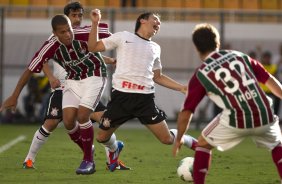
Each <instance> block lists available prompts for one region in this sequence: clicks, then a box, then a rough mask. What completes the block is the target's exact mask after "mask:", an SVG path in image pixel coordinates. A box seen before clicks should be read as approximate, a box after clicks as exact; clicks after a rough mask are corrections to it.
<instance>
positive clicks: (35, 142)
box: [24, 126, 51, 162]
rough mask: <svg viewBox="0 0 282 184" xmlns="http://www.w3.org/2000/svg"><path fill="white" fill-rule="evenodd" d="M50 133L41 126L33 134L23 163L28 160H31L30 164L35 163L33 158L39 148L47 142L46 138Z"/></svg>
mask: <svg viewBox="0 0 282 184" xmlns="http://www.w3.org/2000/svg"><path fill="white" fill-rule="evenodd" d="M50 133H51V132H49V131H47V130H46V129H45V128H44V127H43V126H41V127H40V128H39V129H38V130H37V131H36V132H35V134H34V136H33V139H32V142H31V145H30V148H29V151H28V154H27V156H26V158H25V160H24V161H25V162H26V161H27V160H28V159H31V160H32V162H35V157H36V155H37V153H38V151H39V149H40V148H41V146H42V145H43V144H44V143H45V142H46V141H47V140H48V137H49V135H50Z"/></svg>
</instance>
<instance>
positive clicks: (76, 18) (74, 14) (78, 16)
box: [68, 9, 83, 27]
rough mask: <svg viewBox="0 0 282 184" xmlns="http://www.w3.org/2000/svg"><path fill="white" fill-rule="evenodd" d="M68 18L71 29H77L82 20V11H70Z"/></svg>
mask: <svg viewBox="0 0 282 184" xmlns="http://www.w3.org/2000/svg"><path fill="white" fill-rule="evenodd" d="M68 17H69V19H70V21H71V24H72V27H78V26H80V25H81V22H82V19H83V10H82V9H79V10H70V13H69V15H68Z"/></svg>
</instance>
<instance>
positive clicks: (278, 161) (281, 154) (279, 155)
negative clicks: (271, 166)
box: [271, 144, 282, 179]
mask: <svg viewBox="0 0 282 184" xmlns="http://www.w3.org/2000/svg"><path fill="white" fill-rule="evenodd" d="M271 153H272V159H273V162H274V163H275V165H276V167H277V171H278V173H279V176H280V179H282V145H281V144H279V145H277V146H276V147H275V148H274V149H273V150H272V152H271Z"/></svg>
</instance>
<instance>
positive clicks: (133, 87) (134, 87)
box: [122, 81, 145, 90]
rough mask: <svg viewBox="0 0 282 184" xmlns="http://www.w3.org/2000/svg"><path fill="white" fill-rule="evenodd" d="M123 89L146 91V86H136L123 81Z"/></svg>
mask: <svg viewBox="0 0 282 184" xmlns="http://www.w3.org/2000/svg"><path fill="white" fill-rule="evenodd" d="M122 88H128V89H138V90H144V88H145V86H142V85H139V84H134V83H132V82H128V81H122Z"/></svg>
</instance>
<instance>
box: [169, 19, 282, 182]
mask: <svg viewBox="0 0 282 184" xmlns="http://www.w3.org/2000/svg"><path fill="white" fill-rule="evenodd" d="M192 40H193V43H194V45H195V47H196V49H197V52H198V54H199V57H200V59H201V60H202V61H203V64H202V65H201V66H200V67H199V68H198V69H196V71H195V73H194V75H193V76H192V78H191V79H190V81H189V85H188V93H187V96H186V99H185V102H184V105H183V108H182V110H181V111H180V113H179V115H178V120H177V127H178V128H177V129H178V134H177V138H176V141H175V144H174V147H173V155H174V156H176V155H177V153H178V151H179V149H180V147H181V145H182V144H183V142H182V139H183V135H184V134H185V133H186V131H187V130H188V128H189V124H190V121H191V119H192V115H193V112H194V111H195V109H196V107H197V105H198V104H199V103H200V101H201V100H202V99H203V98H204V96H205V95H207V96H208V97H209V98H210V99H211V100H212V101H213V102H214V103H215V104H216V105H218V106H219V107H220V108H221V109H222V112H221V113H220V114H218V115H217V116H216V117H215V118H214V119H213V120H212V121H211V122H210V123H209V124H208V125H207V126H206V127H205V128H204V129H203V131H202V133H201V135H200V136H199V138H198V144H197V147H196V151H195V155H194V158H195V161H194V166H193V167H194V168H193V179H194V183H195V184H204V183H205V177H206V175H207V172H208V170H209V165H210V160H211V153H212V151H211V150H212V149H213V148H217V149H218V150H219V151H225V150H228V149H230V148H233V147H234V146H236V145H237V144H239V143H240V142H241V141H242V140H244V139H245V138H246V137H251V138H252V139H253V141H254V142H255V143H256V145H257V146H260V147H266V148H268V149H269V150H270V151H271V154H272V159H273V162H274V164H275V165H276V167H277V170H278V173H279V175H280V179H282V164H281V160H282V145H281V138H282V137H281V132H280V127H279V124H278V120H279V119H278V117H277V116H276V115H274V113H273V111H272V107H271V105H272V104H271V102H270V101H269V99H268V97H267V96H266V95H265V93H264V92H263V90H262V89H261V88H260V86H259V83H258V82H261V83H264V84H265V85H266V86H267V87H269V89H270V90H271V91H272V93H273V94H275V95H276V96H278V97H279V98H282V86H281V84H280V83H279V81H278V80H277V79H276V78H275V77H273V76H272V75H271V74H270V73H268V72H267V71H266V70H265V69H264V68H263V66H262V65H261V64H260V63H259V62H258V61H256V60H255V59H253V58H251V57H249V56H248V55H246V54H244V53H241V52H238V51H234V50H219V47H220V36H219V33H218V31H217V29H216V28H215V27H214V26H212V25H211V24H206V23H205V24H198V25H196V27H195V29H194V31H193V34H192ZM281 181H282V180H281Z"/></svg>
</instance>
